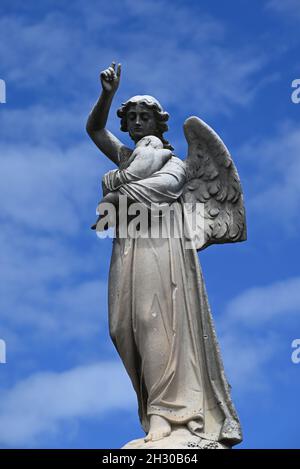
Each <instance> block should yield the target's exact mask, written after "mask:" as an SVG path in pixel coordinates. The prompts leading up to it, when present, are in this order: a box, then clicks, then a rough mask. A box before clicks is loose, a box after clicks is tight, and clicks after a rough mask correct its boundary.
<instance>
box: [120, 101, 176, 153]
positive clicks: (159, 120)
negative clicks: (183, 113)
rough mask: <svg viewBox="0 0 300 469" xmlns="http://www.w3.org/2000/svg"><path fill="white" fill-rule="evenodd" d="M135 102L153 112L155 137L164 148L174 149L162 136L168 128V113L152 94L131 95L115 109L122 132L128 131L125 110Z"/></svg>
mask: <svg viewBox="0 0 300 469" xmlns="http://www.w3.org/2000/svg"><path fill="white" fill-rule="evenodd" d="M136 104H143V105H144V106H146V107H147V108H148V109H151V110H152V111H153V113H154V118H155V120H156V124H157V134H156V137H158V138H160V140H161V141H162V143H163V146H164V148H166V149H168V150H174V148H173V147H172V145H170V143H169V142H168V140H166V139H165V138H164V137H163V133H164V132H166V131H167V130H168V125H167V124H166V122H167V121H168V120H169V114H168V113H167V112H165V111H164V110H163V108H162V106H161V104H160V103H159V101H157V99H155V98H153V96H148V95H142V96H139V95H138V96H133V97H132V98H130V99H128V100H127V101H126V102H125V103H122V106H121V107H120V108H119V109H118V110H117V116H118V117H120V119H121V130H122V131H123V132H128V128H127V112H128V111H129V108H130V107H131V106H135V105H136Z"/></svg>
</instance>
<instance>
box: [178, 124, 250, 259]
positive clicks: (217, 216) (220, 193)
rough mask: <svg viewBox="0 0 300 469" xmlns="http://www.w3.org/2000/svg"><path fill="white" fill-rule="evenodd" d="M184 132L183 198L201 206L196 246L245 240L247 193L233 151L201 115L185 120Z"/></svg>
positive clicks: (193, 207) (186, 202)
mask: <svg viewBox="0 0 300 469" xmlns="http://www.w3.org/2000/svg"><path fill="white" fill-rule="evenodd" d="M184 134H185V137H186V139H187V142H188V156H187V159H186V168H187V182H186V184H185V186H184V190H183V201H184V202H185V207H189V208H188V209H187V210H191V208H192V210H194V209H195V207H198V210H196V212H197V217H198V220H197V227H196V233H194V237H193V242H194V245H195V247H196V249H197V250H200V249H204V248H206V247H207V246H209V245H210V244H216V243H234V242H236V241H244V240H245V239H246V237H247V234H246V220H245V208H244V202H243V194H242V188H241V184H240V180H239V176H238V173H237V170H236V167H235V165H234V163H233V161H232V159H231V156H230V154H229V151H228V150H227V148H226V146H225V145H224V143H223V142H222V140H221V139H220V137H219V136H218V135H217V134H216V133H215V132H214V130H213V129H211V128H210V127H209V126H208V125H207V124H206V123H205V122H203V121H202V120H201V119H199V118H198V117H194V116H193V117H189V118H188V119H187V120H186V121H185V123H184ZM199 207H200V210H199ZM199 217H200V219H199Z"/></svg>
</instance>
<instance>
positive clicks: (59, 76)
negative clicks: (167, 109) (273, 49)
mask: <svg viewBox="0 0 300 469" xmlns="http://www.w3.org/2000/svg"><path fill="white" fill-rule="evenodd" d="M124 3H125V4H126V15H124ZM68 8H69V7H68ZM191 9H192V10H191ZM71 10H72V12H73V13H74V14H66V12H64V11H59V10H56V11H55V12H51V13H48V14H45V15H44V16H39V17H38V18H35V19H33V18H31V17H30V16H26V15H24V16H16V15H6V16H5V15H4V16H3V17H2V18H1V20H0V53H1V52H2V53H3V56H4V55H5V57H7V60H6V63H5V71H4V72H5V74H6V80H7V82H8V84H10V83H11V84H14V86H15V87H16V89H19V90H20V91H21V90H23V89H26V90H28V89H30V90H33V89H36V87H38V86H40V85H46V86H47V94H40V95H39V96H38V97H39V100H43V102H45V103H48V105H49V107H51V106H52V107H53V104H55V105H56V106H59V99H60V97H62V96H63V100H64V103H66V100H68V101H69V102H74V101H77V102H81V103H82V104H83V105H84V103H87V102H88V101H87V100H88V99H90V97H92V95H93V94H95V88H94V85H95V83H96V79H97V78H96V75H97V74H98V72H99V69H100V68H102V67H106V66H108V65H109V63H110V61H111V60H112V59H115V60H120V61H121V62H122V63H123V65H124V75H123V78H122V90H121V99H125V97H128V95H130V94H137V93H150V94H155V95H157V96H158V98H160V99H161V100H162V101H163V102H164V103H165V105H166V106H172V107H174V108H176V109H177V110H180V109H181V108H182V103H183V102H185V103H186V104H185V108H186V112H190V111H189V110H191V112H192V110H193V109H195V111H197V110H199V111H198V112H200V110H201V113H202V114H203V113H214V112H215V111H216V109H217V111H218V113H227V112H228V110H229V108H232V106H236V105H238V106H243V105H246V104H248V103H249V101H250V100H251V99H252V98H253V97H254V95H255V93H256V90H257V89H258V88H257V84H258V81H257V79H255V77H256V74H257V73H258V72H259V71H261V69H262V68H263V67H264V66H265V64H266V63H267V61H268V59H267V56H265V55H264V54H263V53H262V52H261V50H258V49H256V48H254V47H249V45H248V44H247V43H245V44H244V45H243V44H238V45H236V47H233V46H232V44H231V45H230V47H229V46H227V45H226V34H227V28H228V25H226V23H224V22H222V21H221V20H220V19H216V18H214V17H212V16H211V15H209V14H207V13H205V11H203V9H201V8H200V7H199V6H197V5H196V4H195V5H193V6H192V7H191V5H188V6H187V5H183V4H181V5H177V6H176V8H172V9H170V5H169V3H168V2H165V1H162V0H160V1H157V2H153V1H147V0H144V1H143V2H139V4H138V5H137V3H136V2H132V1H129V0H128V1H126V2H120V1H112V2H110V3H109V4H107V5H105V6H104V5H101V8H99V4H98V2H95V1H91V2H89V4H88V7H87V5H84V4H83V3H82V2H74V4H72V6H71ZM68 11H69V10H68ZM91 11H93V14H92V15H91ZM78 17H80V19H81V21H80V22H78V20H77V18H78ZM153 18H155V21H153ZM128 25H134V27H132V26H130V27H128ZM20 38H22V40H20ZM183 45H184V49H185V50H184V53H183V49H182V46H183ZM116 51H117V53H116ZM158 51H159V54H158V53H157V52H158ZM116 55H117V57H116ZM93 77H95V79H94V80H95V81H93ZM254 80H255V82H254ZM263 81H265V79H264V80H263ZM237 90H239V92H238V93H237ZM123 97H124V98H123ZM59 107H62V106H59ZM195 111H194V112H195Z"/></svg>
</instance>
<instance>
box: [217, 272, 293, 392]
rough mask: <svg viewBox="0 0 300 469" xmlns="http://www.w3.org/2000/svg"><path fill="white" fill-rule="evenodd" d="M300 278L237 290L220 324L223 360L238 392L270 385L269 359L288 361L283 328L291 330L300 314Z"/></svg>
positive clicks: (270, 368)
mask: <svg viewBox="0 0 300 469" xmlns="http://www.w3.org/2000/svg"><path fill="white" fill-rule="evenodd" d="M299 292H300V278H298V277H295V278H294V277H292V278H288V279H286V280H283V281H278V282H274V283H271V284H269V285H265V286H258V287H253V288H249V289H247V290H245V291H244V292H242V293H240V294H239V295H238V296H237V297H235V298H233V299H232V300H231V301H230V302H229V303H228V304H227V306H226V309H225V314H224V316H223V317H222V320H221V321H220V323H219V328H218V329H219V330H220V338H221V344H222V349H223V351H224V361H225V365H226V369H227V370H228V376H229V378H230V381H232V383H233V384H234V386H235V387H236V390H238V392H239V393H241V394H243V393H244V392H253V391H254V392H256V391H259V390H261V389H263V388H268V387H270V383H271V382H272V379H276V378H274V376H273V378H272V367H271V366H270V364H271V363H272V361H274V360H277V361H278V359H279V357H280V359H281V360H282V359H283V360H284V356H285V361H286V363H290V354H289V352H290V346H291V344H290V343H289V342H288V339H287V336H286V335H285V334H283V331H284V330H285V331H289V332H290V333H294V330H295V329H294V328H295V325H296V324H297V323H298V317H299V314H300V293H299Z"/></svg>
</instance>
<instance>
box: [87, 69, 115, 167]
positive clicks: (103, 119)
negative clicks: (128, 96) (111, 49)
mask: <svg viewBox="0 0 300 469" xmlns="http://www.w3.org/2000/svg"><path fill="white" fill-rule="evenodd" d="M120 77H121V64H118V67H117V69H116V65H115V62H112V64H111V66H110V67H109V68H107V69H106V70H103V71H102V72H101V73H100V81H101V85H102V93H101V96H100V98H99V99H98V101H97V103H96V104H95V106H94V107H93V109H92V111H91V113H90V115H89V117H88V120H87V124H86V130H87V133H88V134H89V136H90V137H91V139H92V140H93V142H94V143H95V144H96V145H97V147H98V148H99V149H100V150H101V151H102V152H103V153H104V154H105V155H106V156H107V157H108V158H109V159H111V160H112V161H113V162H114V163H115V164H116V165H119V154H120V151H121V149H122V147H124V145H123V143H122V142H121V141H120V140H119V139H118V138H117V137H116V136H115V135H113V134H112V133H111V132H110V131H109V130H107V129H106V128H105V126H106V123H107V119H108V114H109V110H110V107H111V103H112V100H113V98H114V95H115V93H116V91H117V89H118V87H119V83H120Z"/></svg>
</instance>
